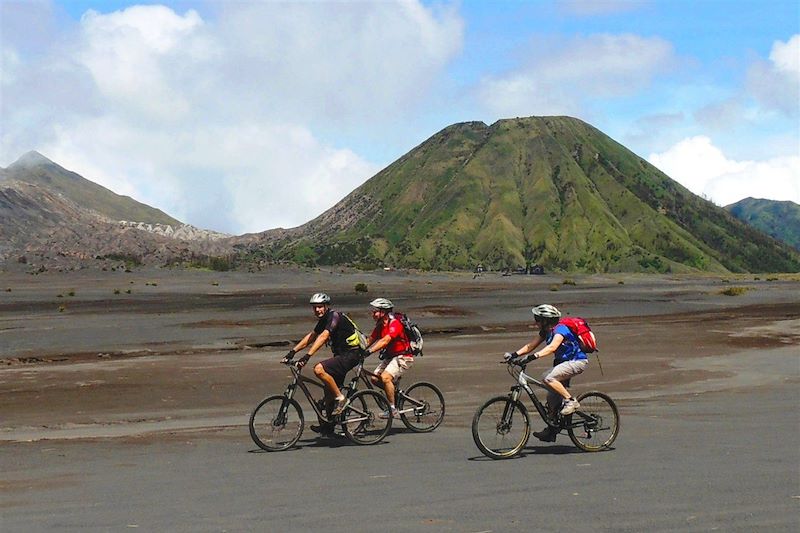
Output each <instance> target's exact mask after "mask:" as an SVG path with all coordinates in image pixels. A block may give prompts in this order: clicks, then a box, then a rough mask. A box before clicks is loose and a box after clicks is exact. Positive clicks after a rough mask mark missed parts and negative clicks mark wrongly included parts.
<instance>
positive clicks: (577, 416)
mask: <svg viewBox="0 0 800 533" xmlns="http://www.w3.org/2000/svg"><path fill="white" fill-rule="evenodd" d="M503 363H505V364H507V365H508V366H507V369H508V372H509V374H511V376H512V377H513V378H514V379H515V380H516V381H517V384H516V385H514V386H513V387H511V392H510V393H509V394H508V395H507V396H497V397H494V398H491V399H489V400H488V401H487V402H486V403H484V404H483V405H482V406H481V407H480V408H479V409H478V410H477V412H476V413H475V416H474V417H473V419H472V438H473V440H474V441H475V444H476V445H477V446H478V449H479V450H480V451H481V452H482V453H483V454H484V455H486V456H487V457H491V458H492V459H508V458H511V457H514V456H515V455H517V454H518V453H519V452H520V451H522V449H523V448H524V447H525V445H526V444H527V443H528V439H529V438H530V435H531V424H530V418H529V417H528V410H527V409H526V407H525V405H524V404H523V403H522V401H521V400H520V396H521V393H522V391H523V390H524V391H525V392H526V393H528V397H529V398H530V400H531V402H533V405H534V407H535V408H536V411H537V412H538V413H539V416H541V417H542V420H544V421H545V423H546V424H547V425H548V426H551V427H554V428H557V429H558V430H559V432H561V431H563V430H567V433H568V434H569V438H570V439H571V440H572V442H573V444H575V446H577V447H578V448H579V449H581V450H583V451H585V452H598V451H600V450H606V449H608V448H610V447H611V444H612V443H613V442H614V440H615V439H616V438H617V435H619V411H618V410H617V405H616V404H615V403H614V400H612V399H611V398H610V397H609V396H608V395H607V394H604V393H602V392H597V391H591V392H586V393H584V394H581V395H580V396H578V398H577V399H578V402H579V403H580V407H579V408H578V409H577V410H576V411H575V412H574V413H572V414H570V415H566V416H563V415H561V414H560V413H558V412H556V413H554V414H550V413H549V412H548V410H547V407H546V406H545V405H544V404H543V403H542V402H541V401H540V400H539V398H538V397H537V396H536V393H534V391H533V389H532V388H531V384H533V385H536V386H537V387H540V388H542V389H544V390H548V391H549V390H550V389H548V387H547V385H545V384H544V383H542V382H541V381H539V380H537V379H534V378H532V377H531V376H529V375H527V374H526V373H525V366H524V365H519V363H516V362H512V361H503Z"/></svg>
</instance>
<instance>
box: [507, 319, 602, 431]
mask: <svg viewBox="0 0 800 533" xmlns="http://www.w3.org/2000/svg"><path fill="white" fill-rule="evenodd" d="M531 312H532V313H533V318H534V320H535V322H536V325H537V326H539V335H538V336H537V337H536V338H535V339H533V340H532V341H531V342H529V343H528V344H526V345H525V346H523V347H522V348H520V349H518V350H517V351H516V352H512V353H508V352H506V354H505V356H504V357H505V358H506V360H510V361H514V362H519V363H521V364H525V363H528V362H529V361H532V360H535V359H539V358H541V357H547V356H548V355H553V356H554V360H553V368H552V369H551V370H549V371H547V372H545V373H544V374H543V375H542V376H543V378H544V382H545V384H546V385H547V386H548V387H549V388H550V391H549V392H548V394H547V407H548V409H549V411H550V412H551V413H554V412H555V411H556V409H558V408H559V406H561V411H560V412H561V414H562V415H564V416H566V415H571V414H572V413H574V412H575V410H576V409H577V408H578V407H580V404H579V403H578V400H576V399H575V398H573V397H572V395H571V394H570V393H569V391H568V390H567V385H569V380H570V378H572V377H573V376H577V375H578V374H580V373H582V372H583V371H584V370H586V367H587V366H588V365H589V358H588V357H587V356H586V354H585V353H583V351H582V350H581V346H580V343H579V342H578V338H577V337H576V336H575V334H574V333H572V331H570V329H569V328H568V327H567V326H565V325H563V324H559V323H558V322H559V319H560V318H561V311H559V310H558V309H556V308H555V307H554V306H552V305H549V304H542V305H538V306H536V307H534V308H533V309H531ZM542 343H545V347H544V348H542V349H541V350H539V351H538V352H534V350H535V349H536V348H537V347H538V346H539V345H540V344H542ZM530 352H533V355H529V356H527V357H522V356H524V355H525V354H527V353H530ZM558 432H559V429H558V428H556V427H553V426H549V425H548V426H547V427H546V428H544V429H543V430H542V431H535V432H534V433H533V435H534V436H535V437H536V438H537V439H539V440H541V441H545V442H553V441H555V440H556V435H558Z"/></svg>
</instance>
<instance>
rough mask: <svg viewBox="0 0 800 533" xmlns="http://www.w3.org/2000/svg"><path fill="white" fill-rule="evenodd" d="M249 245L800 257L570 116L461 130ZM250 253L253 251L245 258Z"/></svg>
mask: <svg viewBox="0 0 800 533" xmlns="http://www.w3.org/2000/svg"><path fill="white" fill-rule="evenodd" d="M247 253H248V254H250V255H252V256H255V257H261V258H266V259H274V260H294V261H299V262H301V263H303V262H305V263H306V264H340V263H348V262H349V263H351V264H362V265H368V266H369V265H371V266H381V265H388V266H398V267H403V266H406V267H416V268H423V269H428V268H433V269H448V270H449V269H469V268H472V267H473V266H474V265H475V264H477V263H482V264H488V265H489V266H490V267H491V268H503V267H513V266H520V265H521V266H525V265H526V264H532V263H540V264H544V265H545V266H547V267H548V268H550V269H557V270H580V271H617V270H624V271H635V270H645V271H648V270H649V271H659V272H664V271H683V270H689V271H692V270H695V271H696V270H700V271H719V272H723V271H734V272H736V271H770V270H788V271H794V270H796V269H798V268H799V265H800V260H798V257H797V254H796V253H794V252H793V251H791V250H790V249H788V247H786V248H784V247H782V246H781V245H780V243H776V242H774V241H773V240H772V239H769V238H767V237H765V236H764V235H763V234H761V233H760V232H758V231H755V230H753V229H752V228H749V227H747V226H746V225H745V224H742V223H741V222H740V221H738V220H736V219H735V218H734V217H733V216H731V215H730V214H728V213H727V212H725V211H724V210H722V209H721V208H718V207H717V206H715V205H713V204H711V203H710V202H707V201H705V200H703V199H701V198H699V197H697V196H696V195H694V194H692V193H691V192H690V191H688V190H687V189H686V188H684V187H683V186H681V185H680V184H678V183H677V182H675V181H673V180H671V179H670V178H669V177H668V176H666V175H665V174H664V173H663V172H661V171H660V170H658V169H657V168H655V167H653V166H652V165H651V164H649V163H648V162H646V161H645V160H644V159H642V158H641V157H639V156H637V155H636V154H634V153H633V152H630V150H628V149H627V148H625V147H624V146H622V145H621V144H619V143H618V142H616V141H614V140H613V139H611V138H610V137H608V136H606V135H605V134H603V133H602V132H600V131H599V130H597V129H596V128H594V127H593V126H591V125H589V124H586V123H585V122H583V121H580V120H578V119H574V118H571V117H527V118H516V119H503V120H499V121H497V122H495V123H494V124H492V125H491V126H487V125H486V124H484V123H482V122H463V123H459V124H455V125H451V126H448V127H447V128H444V129H443V130H441V131H440V132H438V133H436V134H434V135H433V136H431V137H430V138H429V139H427V140H425V141H424V142H422V143H420V144H419V145H418V146H417V147H415V148H414V149H412V150H411V151H409V152H408V153H407V154H405V155H403V156H402V157H400V158H399V159H398V160H396V161H395V162H393V163H392V164H390V165H389V166H387V167H386V168H385V169H383V170H381V171H380V172H378V173H377V174H376V175H375V176H373V178H371V179H370V180H368V181H367V182H366V183H364V184H363V185H362V186H360V187H358V188H357V189H356V190H354V191H353V192H352V193H351V194H349V195H348V196H346V197H345V198H344V199H343V200H342V201H341V202H339V203H338V204H337V205H335V206H334V207H333V208H331V209H330V210H328V211H326V212H325V213H323V214H322V215H320V217H317V218H316V219H314V220H312V221H309V222H308V223H306V224H304V225H302V226H299V227H298V228H293V229H291V230H282V231H274V230H273V231H271V232H270V231H268V232H264V233H262V234H260V236H259V237H257V238H256V239H255V242H252V243H251V245H250V246H249V249H248V252H247ZM245 255H247V254H245Z"/></svg>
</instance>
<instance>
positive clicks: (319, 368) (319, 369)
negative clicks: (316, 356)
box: [314, 359, 347, 416]
mask: <svg viewBox="0 0 800 533" xmlns="http://www.w3.org/2000/svg"><path fill="white" fill-rule="evenodd" d="M335 364H336V361H332V359H326V360H325V361H322V362H321V363H317V364H316V366H314V375H316V376H317V377H318V378H319V380H320V381H322V383H323V384H324V385H325V388H326V389H327V390H328V391H329V392H330V394H331V395H332V396H333V398H334V400H335V401H336V405H335V406H334V408H333V411H331V413H330V414H331V416H337V415H338V414H340V413H341V412H342V409H344V405H345V403H346V402H347V398H345V397H344V394H342V391H341V390H340V389H339V385H338V383H337V382H336V378H335V377H334V376H333V375H331V373H330V372H329V371H328V369H327V368H325V367H326V365H331V371H332V370H333V366H335Z"/></svg>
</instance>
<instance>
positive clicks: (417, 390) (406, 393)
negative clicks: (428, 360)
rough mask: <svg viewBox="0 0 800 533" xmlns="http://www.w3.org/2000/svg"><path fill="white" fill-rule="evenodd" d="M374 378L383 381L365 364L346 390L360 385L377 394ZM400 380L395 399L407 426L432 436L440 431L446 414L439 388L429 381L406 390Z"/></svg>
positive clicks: (396, 381) (401, 418)
mask: <svg viewBox="0 0 800 533" xmlns="http://www.w3.org/2000/svg"><path fill="white" fill-rule="evenodd" d="M362 363H363V360H362ZM370 378H377V379H380V378H379V377H378V374H375V373H373V372H370V371H369V370H366V369H365V368H364V365H363V364H362V365H361V366H360V367H358V371H357V372H356V374H355V375H354V376H353V378H352V379H351V380H350V382H349V383H348V384H347V385H346V386H345V387H344V389H347V390H348V391H355V390H357V389H358V384H359V382H362V383H364V384H365V385H366V386H367V389H369V390H374V387H375V386H374V385H373V383H372V380H371V379H370ZM400 379H401V378H398V379H396V380H395V391H394V395H395V404H396V407H397V411H398V412H399V413H400V420H402V421H403V424H405V426H406V427H407V428H408V429H410V430H411V431H414V432H416V433H428V432H430V431H433V430H434V429H436V428H437V427H439V425H441V423H442V421H444V411H445V406H444V396H443V395H442V391H440V390H439V387H437V386H436V385H434V384H433V383H428V382H427V381H418V382H417V383H414V384H413V385H411V386H410V387H408V389H402V388H400Z"/></svg>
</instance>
